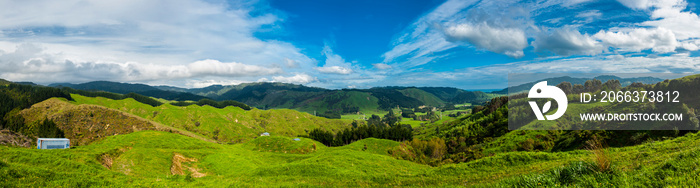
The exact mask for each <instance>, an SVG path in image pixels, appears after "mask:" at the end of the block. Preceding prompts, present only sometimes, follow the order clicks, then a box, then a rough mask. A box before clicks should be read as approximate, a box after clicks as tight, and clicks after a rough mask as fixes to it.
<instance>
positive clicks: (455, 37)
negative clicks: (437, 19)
mask: <svg viewBox="0 0 700 188" xmlns="http://www.w3.org/2000/svg"><path fill="white" fill-rule="evenodd" d="M445 35H446V36H447V37H448V39H449V40H450V41H466V42H469V43H471V44H473V45H474V46H476V47H479V48H484V49H486V50H489V51H492V52H496V53H502V54H506V55H508V56H511V57H515V58H520V57H522V56H523V55H524V54H523V49H524V48H526V47H527V46H528V44H527V38H526V37H525V32H524V31H522V30H520V29H517V28H496V27H492V26H490V25H489V24H487V23H479V24H468V23H465V24H459V25H456V26H451V27H448V28H446V29H445Z"/></svg>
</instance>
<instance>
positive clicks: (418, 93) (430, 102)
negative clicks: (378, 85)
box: [399, 88, 445, 107]
mask: <svg viewBox="0 0 700 188" xmlns="http://www.w3.org/2000/svg"><path fill="white" fill-rule="evenodd" d="M399 92H401V93H403V95H406V96H407V97H411V98H414V99H418V100H419V101H420V102H423V104H424V105H427V106H434V107H441V106H443V105H445V101H442V100H440V98H438V97H436V96H435V95H433V94H430V93H428V92H426V91H423V90H420V89H418V88H408V89H403V90H399Z"/></svg>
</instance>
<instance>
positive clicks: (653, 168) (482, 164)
mask: <svg viewBox="0 0 700 188" xmlns="http://www.w3.org/2000/svg"><path fill="white" fill-rule="evenodd" d="M258 139H264V140H257V139H256V140H253V141H252V142H251V143H259V144H256V145H255V147H260V148H252V145H250V144H235V145H221V144H215V143H209V142H204V141H200V140H197V139H193V138H190V137H185V136H182V135H178V134H172V133H168V132H155V131H140V132H135V133H131V134H127V135H118V136H111V137H108V138H106V139H104V140H101V141H98V142H95V143H93V144H91V145H87V146H79V147H74V148H72V149H68V150H36V149H27V148H14V147H7V146H0V179H3V180H4V181H2V182H0V186H3V187H7V186H10V187H12V186H40V187H56V186H67V187H77V186H110V187H124V186H137V187H141V186H143V187H161V186H169V187H172V186H178V187H183V186H209V187H210V186H215V187H222V186H223V187H227V186H234V187H238V186H256V187H259V186H266V187H267V186H275V187H277V186H455V187H456V186H478V187H493V186H496V187H512V186H515V185H520V186H524V187H539V186H546V187H549V186H584V187H601V186H602V187H608V186H613V187H620V186H625V187H627V186H631V187H637V186H642V187H664V186H681V187H683V186H691V187H693V186H698V185H699V184H700V179H698V174H700V162H698V161H700V160H698V159H700V148H698V147H697V145H698V144H700V135H698V134H690V135H687V136H684V137H681V138H677V139H673V140H667V141H663V142H654V143H646V144H642V145H639V146H634V147H627V148H616V149H608V150H605V151H606V152H607V153H608V155H607V156H608V157H609V158H608V159H610V160H611V161H612V168H611V170H610V171H604V172H601V171H597V170H594V169H595V168H594V165H595V163H593V161H594V159H595V155H594V154H593V153H592V152H590V151H572V152H559V153H547V152H509V153H502V154H497V155H494V156H491V157H485V158H482V159H479V160H476V161H472V162H468V163H460V164H450V165H444V166H440V167H430V166H427V165H420V164H416V163H412V162H408V161H404V160H397V159H394V158H392V157H390V156H387V155H386V154H382V152H381V151H382V150H384V149H383V148H388V147H391V146H395V145H397V144H398V143H396V142H391V141H385V140H377V139H366V140H362V141H358V142H356V143H353V144H351V145H347V146H343V147H336V148H327V147H323V146H322V144H319V143H316V145H317V146H318V148H317V149H316V150H315V151H312V152H308V153H306V154H291V153H286V154H285V153H283V152H282V153H280V152H270V151H269V150H273V148H272V147H277V146H276V145H275V144H273V143H278V142H294V141H292V140H291V138H284V137H277V138H274V137H269V138H265V137H261V138H258ZM303 141H304V142H305V143H313V141H309V140H303ZM266 143H269V145H270V148H265V147H266V145H267V144H266ZM364 145H367V149H364ZM288 146H290V147H291V148H293V147H292V146H294V144H288ZM291 148H288V149H291ZM363 150H365V151H363ZM572 172H573V173H572Z"/></svg>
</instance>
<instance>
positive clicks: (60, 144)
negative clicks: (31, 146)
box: [36, 138, 70, 149]
mask: <svg viewBox="0 0 700 188" xmlns="http://www.w3.org/2000/svg"><path fill="white" fill-rule="evenodd" d="M68 148H70V140H68V139H67V138H38V139H37V140H36V149H68Z"/></svg>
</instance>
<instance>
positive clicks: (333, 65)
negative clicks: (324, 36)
mask: <svg viewBox="0 0 700 188" xmlns="http://www.w3.org/2000/svg"><path fill="white" fill-rule="evenodd" d="M322 53H323V55H324V56H325V57H326V61H325V64H324V65H323V67H316V68H314V69H316V70H317V71H318V72H321V73H327V74H350V73H353V72H354V71H353V69H352V68H351V67H353V65H352V63H351V62H345V59H343V57H341V56H340V55H338V54H335V53H333V50H332V49H331V47H330V46H329V45H328V44H326V45H325V46H324V47H323V51H322Z"/></svg>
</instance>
